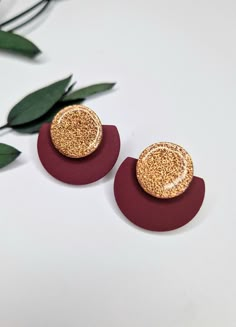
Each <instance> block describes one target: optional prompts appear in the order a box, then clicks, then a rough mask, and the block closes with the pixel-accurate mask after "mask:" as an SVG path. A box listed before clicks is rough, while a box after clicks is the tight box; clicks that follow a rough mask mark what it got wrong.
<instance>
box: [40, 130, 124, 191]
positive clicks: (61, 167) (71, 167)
mask: <svg viewBox="0 0 236 327" xmlns="http://www.w3.org/2000/svg"><path fill="white" fill-rule="evenodd" d="M119 152H120V136H119V133H118V130H117V128H116V127H115V126H111V125H104V126H103V139H102V142H101V144H100V145H99V147H98V148H97V150H96V151H95V152H93V153H92V154H91V155H89V156H87V157H84V158H80V159H72V158H68V157H65V156H63V155H62V154H61V153H59V152H58V151H57V150H56V149H55V147H54V146H53V144H52V141H51V136H50V124H44V125H43V126H42V127H41V129H40V132H39V137H38V155H39V158H40V161H41V163H42V165H43V166H44V168H45V169H46V170H47V172H48V173H49V174H50V175H52V176H53V177H55V178H56V179H58V180H60V181H62V182H64V183H67V184H73V185H85V184H89V183H93V182H95V181H97V180H99V179H101V178H102V177H104V176H105V175H106V174H107V173H108V172H109V171H110V170H111V169H112V168H113V166H114V165H115V163H116V161H117V158H118V156H119Z"/></svg>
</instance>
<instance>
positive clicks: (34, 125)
mask: <svg viewBox="0 0 236 327" xmlns="http://www.w3.org/2000/svg"><path fill="white" fill-rule="evenodd" d="M82 101H83V100H80V101H76V102H70V103H68V105H72V104H79V103H81V102H82ZM64 107H65V104H64V103H62V102H58V103H56V104H55V105H54V106H53V108H52V109H50V110H49V111H48V112H47V113H46V114H45V115H43V116H42V117H40V118H39V119H36V120H34V121H32V122H30V123H28V124H23V125H18V126H13V129H14V130H15V131H17V132H19V133H23V134H33V133H38V132H39V130H40V128H41V126H42V125H43V124H44V123H50V122H51V121H52V120H53V118H54V116H55V115H56V114H57V113H58V111H60V110H61V109H62V108H64Z"/></svg>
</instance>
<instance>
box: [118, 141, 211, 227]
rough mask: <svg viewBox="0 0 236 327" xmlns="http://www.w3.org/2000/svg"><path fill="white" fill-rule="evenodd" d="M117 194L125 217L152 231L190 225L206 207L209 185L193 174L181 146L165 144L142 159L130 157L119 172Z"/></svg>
mask: <svg viewBox="0 0 236 327" xmlns="http://www.w3.org/2000/svg"><path fill="white" fill-rule="evenodd" d="M114 193H115V198H116V201H117V204H118V206H119V208H120V210H121V211H122V212H123V214H124V215H125V216H126V217H127V218H128V219H129V220H130V221H131V222H133V223H134V224H136V225H137V226H139V227H142V228H144V229H148V230H152V231H170V230H173V229H176V228H179V227H181V226H183V225H185V224H187V223H188V222H189V221H190V220H192V219H193V218H194V217H195V215H196V214H197V212H198V211H199V209H200V208H201V206H202V203H203V200H204V195H205V183H204V180H203V179H202V178H199V177H196V176H194V174H193V162H192V159H191V157H190V155H189V154H188V153H187V151H185V150H184V149H183V148H182V147H180V146H179V145H177V144H173V143H168V142H161V143H155V144H153V145H151V146H149V147H148V148H146V149H145V150H144V151H143V152H142V153H141V155H140V157H139V159H138V160H137V159H134V158H127V159H126V160H125V161H124V162H123V163H122V164H121V166H120V168H119V169H118V171H117V173H116V177H115V182H114Z"/></svg>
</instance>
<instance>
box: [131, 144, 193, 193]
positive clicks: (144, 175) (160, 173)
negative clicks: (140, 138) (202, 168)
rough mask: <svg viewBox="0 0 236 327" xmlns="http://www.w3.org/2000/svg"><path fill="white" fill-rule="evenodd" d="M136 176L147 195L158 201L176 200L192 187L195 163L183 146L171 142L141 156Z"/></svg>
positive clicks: (148, 149) (156, 145) (151, 148)
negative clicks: (190, 185) (175, 198)
mask: <svg viewBox="0 0 236 327" xmlns="http://www.w3.org/2000/svg"><path fill="white" fill-rule="evenodd" d="M136 175H137V179H138V182H139V184H140V185H141V187H142V188H143V189H144V191H145V192H147V193H149V194H150V195H152V196H154V197H156V198H161V199H169V198H174V197H176V196H178V195H180V194H182V193H183V192H184V191H185V190H186V189H187V188H188V186H189V184H190V183H191V181H192V179H193V162H192V159H191V157H190V155H189V154H188V152H187V151H185V150H184V149H183V148H182V147H181V146H179V145H177V144H174V143H169V142H161V143H155V144H153V145H150V146H149V147H148V148H146V149H145V150H144V151H143V152H142V153H141V155H140V157H139V159H138V161H137V166H136Z"/></svg>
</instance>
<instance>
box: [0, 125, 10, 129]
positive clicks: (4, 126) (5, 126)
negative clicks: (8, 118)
mask: <svg viewBox="0 0 236 327" xmlns="http://www.w3.org/2000/svg"><path fill="white" fill-rule="evenodd" d="M7 127H9V125H8V124H5V125H3V126H1V127H0V130H2V129H5V128H7Z"/></svg>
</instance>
